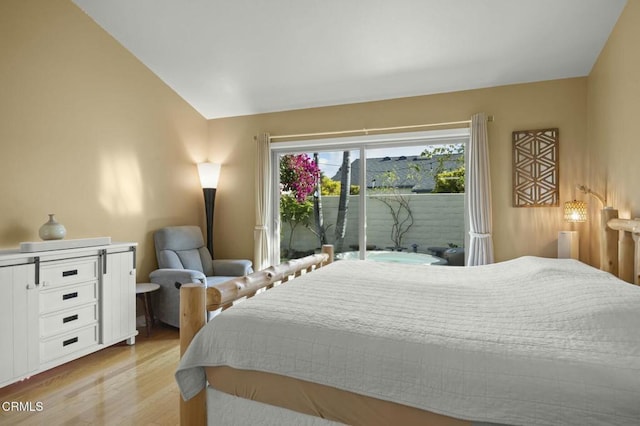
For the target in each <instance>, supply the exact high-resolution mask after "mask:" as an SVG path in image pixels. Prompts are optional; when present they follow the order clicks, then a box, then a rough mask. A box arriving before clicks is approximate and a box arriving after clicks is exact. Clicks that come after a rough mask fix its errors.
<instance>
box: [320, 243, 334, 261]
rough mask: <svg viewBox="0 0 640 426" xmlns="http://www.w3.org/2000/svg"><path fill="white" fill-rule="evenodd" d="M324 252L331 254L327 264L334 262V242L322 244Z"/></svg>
mask: <svg viewBox="0 0 640 426" xmlns="http://www.w3.org/2000/svg"><path fill="white" fill-rule="evenodd" d="M322 253H325V254H327V255H328V256H329V259H328V260H327V265H328V264H330V263H333V245H332V244H324V245H323V246H322Z"/></svg>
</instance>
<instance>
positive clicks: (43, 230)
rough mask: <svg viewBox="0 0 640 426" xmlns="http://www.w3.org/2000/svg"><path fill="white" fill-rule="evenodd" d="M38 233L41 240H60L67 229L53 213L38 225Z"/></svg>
mask: <svg viewBox="0 0 640 426" xmlns="http://www.w3.org/2000/svg"><path fill="white" fill-rule="evenodd" d="M38 234H39V235H40V238H42V239H43V240H61V239H63V238H64V236H65V235H67V230H66V229H65V227H64V225H63V224H61V223H58V222H57V221H56V218H55V215H53V214H49V220H48V221H47V223H45V224H44V225H42V226H41V227H40V230H39V231H38Z"/></svg>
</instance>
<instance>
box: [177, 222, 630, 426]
mask: <svg viewBox="0 0 640 426" xmlns="http://www.w3.org/2000/svg"><path fill="white" fill-rule="evenodd" d="M603 223H604V225H603V228H602V235H601V245H602V247H603V251H602V254H601V256H603V257H602V259H603V265H604V268H605V269H607V270H608V271H613V272H622V273H624V274H627V275H628V276H629V275H630V276H631V278H632V280H633V281H634V282H635V283H636V284H637V281H638V264H639V261H638V255H637V253H638V250H637V249H638V233H637V232H636V231H637V230H638V229H640V222H638V221H634V220H624V219H617V218H615V217H614V216H613V214H612V212H608V213H607V217H606V218H605V219H603ZM636 227H638V228H636ZM619 233H620V236H621V237H620V239H619V242H620V244H619V247H620V249H618V244H616V242H618V234H619ZM634 248H635V250H634ZM324 251H325V253H322V254H318V255H313V256H308V257H306V258H303V259H299V260H295V261H291V262H288V263H286V264H282V265H278V266H275V267H271V268H267V269H266V270H263V271H258V272H256V273H254V274H252V275H250V276H248V277H244V278H240V279H236V280H232V281H230V282H227V283H225V284H223V285H221V286H218V287H217V288H209V289H206V290H205V289H204V287H201V286H198V285H183V286H182V289H181V310H182V314H181V315H182V323H181V348H182V351H181V352H184V355H183V357H182V360H181V363H180V365H179V367H178V370H177V371H176V379H177V381H178V385H179V387H180V391H181V394H182V395H183V397H184V398H185V399H187V400H186V401H183V402H182V405H181V421H182V423H183V424H204V423H206V421H207V419H208V422H209V424H215V425H224V424H274V425H276V424H292V425H305V424H308V425H329V424H363V425H378V424H380V425H384V424H403V425H405V424H406V425H411V424H416V425H417V424H434V425H472V424H473V425H479V424H541V425H556V424H576V425H578V424H579V425H585V424H594V425H595V424H620V425H627V424H628V425H634V424H640V288H639V287H638V286H634V285H631V284H629V283H627V282H625V281H622V280H620V279H618V278H616V277H615V276H614V275H613V274H612V273H611V272H607V271H601V270H598V269H595V268H592V267H590V266H587V265H585V264H582V263H580V262H578V261H575V260H571V259H544V258H536V257H522V258H518V259H513V260H510V261H507V262H501V263H497V264H492V265H485V266H480V267H473V268H465V267H437V266H429V265H416V266H412V267H410V268H408V267H406V266H402V267H398V265H391V264H383V263H377V264H376V263H369V262H365V261H353V262H348V261H340V262H333V263H332V259H333V256H332V251H331V247H327V248H326V249H324ZM634 252H635V253H636V254H634ZM628 265H630V266H628ZM629 271H631V272H629ZM310 272H311V273H310ZM290 277H296V278H295V280H294V282H291V283H290V282H288V281H289V278H290ZM276 283H281V284H280V285H274V284H276ZM265 288H270V291H268V292H264V294H262V293H261V294H259V295H258V296H256V297H252V296H253V295H254V294H255V293H256V292H258V291H260V290H262V289H265ZM246 297H250V298H251V300H249V301H245V302H242V303H238V304H237V306H234V307H233V309H229V310H226V308H228V307H230V306H232V304H233V302H234V301H236V300H238V299H241V298H246ZM205 308H206V309H208V310H214V309H220V308H224V309H225V311H224V312H222V313H221V314H220V315H218V316H217V317H216V318H214V320H213V321H211V322H210V323H209V324H207V325H206V327H202V326H203V325H204V317H205V315H204V312H205ZM194 336H195V337H194ZM205 406H206V407H207V409H205ZM207 411H208V414H207Z"/></svg>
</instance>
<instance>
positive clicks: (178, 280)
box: [149, 226, 253, 327]
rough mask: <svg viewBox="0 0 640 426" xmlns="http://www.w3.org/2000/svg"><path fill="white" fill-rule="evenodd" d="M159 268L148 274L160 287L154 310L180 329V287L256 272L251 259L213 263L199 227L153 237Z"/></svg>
mask: <svg viewBox="0 0 640 426" xmlns="http://www.w3.org/2000/svg"><path fill="white" fill-rule="evenodd" d="M153 239H154V243H155V246H156V258H157V259H158V268H159V269H156V270H155V271H153V272H151V274H149V279H150V280H151V282H152V283H156V284H159V285H160V289H159V290H158V291H157V292H154V293H153V295H152V296H153V297H152V303H153V311H154V314H155V316H156V318H158V319H159V320H160V321H162V322H164V323H166V324H169V325H172V326H174V327H179V326H180V290H179V289H180V285H182V284H187V283H198V282H199V283H204V284H206V285H207V287H210V286H212V285H215V284H219V283H222V282H224V281H227V280H229V279H231V278H233V277H238V276H243V275H247V274H250V273H251V272H253V270H252V268H251V261H249V260H213V259H212V258H211V254H209V250H207V248H206V247H205V244H204V240H203V239H202V231H200V228H199V227H197V226H170V227H166V228H162V229H159V230H158V231H156V232H155V234H154V235H153Z"/></svg>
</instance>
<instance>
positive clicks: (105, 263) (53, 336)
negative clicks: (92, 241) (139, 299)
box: [0, 243, 138, 387]
mask: <svg viewBox="0 0 640 426" xmlns="http://www.w3.org/2000/svg"><path fill="white" fill-rule="evenodd" d="M136 247H137V244H136V243H114V244H109V245H103V246H93V247H85V248H73V249H61V250H49V251H39V252H31V253H21V252H20V251H18V250H0V387H3V386H6V385H8V384H10V383H13V382H16V381H18V380H21V379H24V378H26V377H29V376H31V375H34V374H37V373H39V372H42V371H44V370H47V369H49V368H52V367H55V366H57V365H60V364H63V363H65V362H68V361H71V360H73V359H76V358H78V357H81V356H84V355H87V354H89V353H91V352H95V351H97V350H100V349H102V348H104V347H106V346H109V345H112V344H114V343H118V342H121V341H125V340H126V342H127V343H128V344H130V345H132V344H134V343H135V336H136V335H137V334H138V332H137V331H136Z"/></svg>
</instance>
